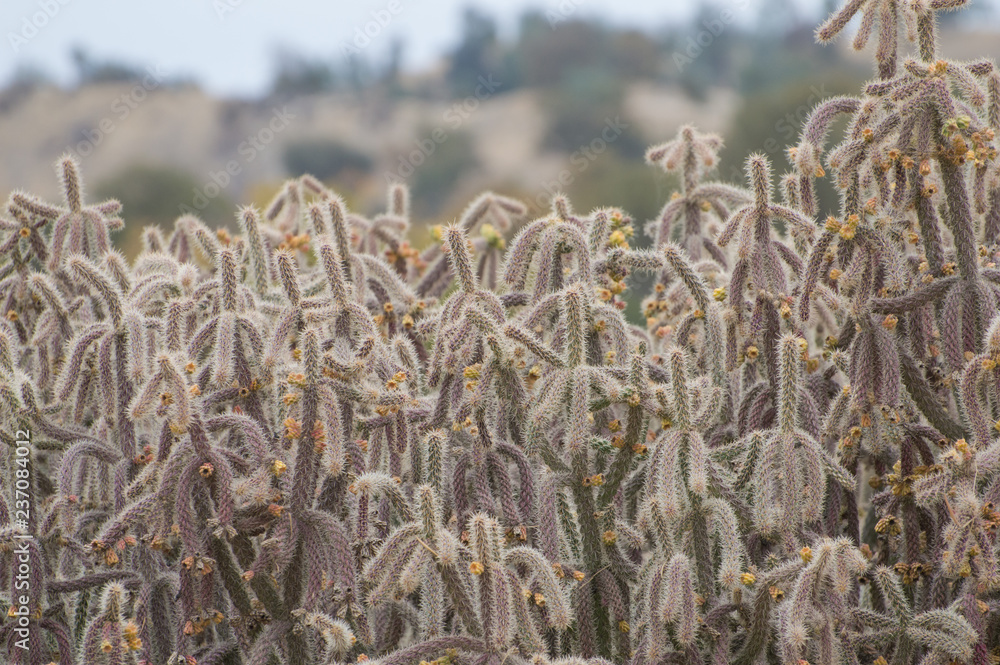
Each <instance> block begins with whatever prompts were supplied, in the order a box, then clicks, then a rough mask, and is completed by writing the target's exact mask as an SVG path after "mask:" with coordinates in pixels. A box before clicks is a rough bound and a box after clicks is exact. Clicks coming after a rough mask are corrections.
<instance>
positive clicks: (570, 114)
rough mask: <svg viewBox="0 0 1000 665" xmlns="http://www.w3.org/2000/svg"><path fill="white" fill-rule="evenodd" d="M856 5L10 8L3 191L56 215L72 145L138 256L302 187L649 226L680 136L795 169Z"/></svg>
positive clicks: (849, 87) (390, 3) (968, 24)
mask: <svg viewBox="0 0 1000 665" xmlns="http://www.w3.org/2000/svg"><path fill="white" fill-rule="evenodd" d="M839 4H840V3H839V2H832V1H830V0H722V1H719V2H696V1H690V2H676V1H675V2H668V1H665V0H536V1H535V2H522V1H520V0H511V1H507V2H503V3H500V2H493V3H487V2H474V1H473V2H469V1H465V0H454V1H452V0H354V1H353V2H351V3H347V2H343V1H342V0H337V1H335V2H330V1H329V0H327V1H323V0H286V1H282V2H278V1H276V0H275V1H268V2H265V1H263V0H171V2H169V3H166V2H163V3H151V2H150V3H138V2H131V1H125V0H3V1H2V6H0V25H2V28H3V30H2V34H3V38H4V41H5V42H7V43H6V44H4V45H3V46H0V49H6V50H5V51H4V55H3V57H0V154H2V156H3V157H2V160H0V193H5V192H9V191H11V190H13V189H26V190H28V191H30V192H32V193H36V194H39V195H41V196H43V197H45V198H47V199H55V200H58V198H59V189H58V186H57V181H56V179H55V174H54V170H53V162H54V161H55V160H56V159H57V158H58V157H59V156H60V155H61V154H63V153H65V152H67V151H68V152H71V153H73V154H75V155H76V156H77V158H78V159H79V160H80V162H81V163H82V165H83V173H84V177H85V180H86V183H87V196H88V198H89V199H90V200H96V199H101V198H104V197H111V196H113V197H117V198H119V199H121V200H122V201H123V203H124V206H125V208H124V217H125V220H126V230H125V231H124V232H122V233H120V234H119V236H118V241H119V243H120V244H121V246H122V247H123V249H125V251H126V252H127V253H129V254H134V253H135V251H136V250H137V248H138V232H139V231H140V230H141V228H142V226H144V225H145V224H162V225H170V224H171V223H172V221H173V219H174V218H176V217H177V216H178V215H180V214H182V213H185V212H193V213H195V214H198V215H199V216H200V217H202V218H203V219H204V220H205V221H206V222H209V223H210V224H212V225H217V224H225V225H229V226H231V227H232V226H235V224H234V222H235V218H234V212H235V206H236V204H238V203H249V202H254V203H257V204H261V205H262V204H264V203H266V201H267V200H269V199H270V197H271V196H272V195H273V194H274V193H275V192H276V191H277V189H278V188H279V186H280V185H281V183H282V182H283V180H284V179H285V178H286V177H289V176H294V175H299V174H302V173H311V174H313V175H315V176H316V177H318V178H320V179H321V180H323V181H324V182H326V183H327V184H329V185H330V186H331V187H333V188H334V189H335V190H336V191H338V192H339V193H341V194H342V195H343V196H344V197H345V198H346V199H347V201H348V203H349V205H350V206H351V207H352V209H355V210H358V211H360V212H362V213H374V212H376V211H379V210H381V209H383V208H384V192H385V187H386V183H387V182H389V181H391V180H394V179H397V180H403V181H405V182H407V183H408V184H409V185H410V187H411V188H412V192H413V211H414V218H415V221H416V222H417V226H418V228H426V227H427V226H429V225H430V224H433V223H447V222H449V221H451V220H452V219H454V217H455V216H456V215H457V214H459V212H460V211H461V209H462V208H463V207H464V206H465V205H466V203H468V202H469V200H470V199H471V198H472V197H474V196H475V195H476V194H477V193H478V192H479V191H481V190H483V189H484V188H491V189H494V190H496V191H499V192H502V193H505V194H508V195H512V196H516V197H518V198H520V199H522V200H523V201H525V202H527V203H528V204H529V205H530V206H531V208H532V209H533V212H534V213H538V212H541V211H543V210H544V209H545V208H546V207H547V202H548V200H549V198H550V197H551V195H552V193H553V192H556V191H565V192H567V193H568V194H569V195H570V196H571V199H572V201H573V203H574V206H575V207H576V208H577V209H578V210H581V211H589V210H590V209H591V208H593V207H596V206H598V205H615V206H620V207H622V208H624V209H625V210H627V211H628V212H629V213H631V214H632V215H633V217H635V218H636V219H637V220H640V221H642V220H646V219H650V218H652V217H653V216H655V215H656V213H657V211H658V210H659V208H660V207H661V206H662V204H663V203H664V201H665V200H666V199H667V198H668V197H669V194H670V192H671V191H672V190H673V187H674V183H672V182H671V181H670V179H669V178H668V177H667V176H665V175H664V174H663V173H662V172H660V171H658V170H655V169H652V168H650V167H648V166H646V165H644V163H643V152H644V150H645V148H646V146H647V145H649V144H651V143H656V142H660V141H664V140H667V139H669V138H670V137H672V135H673V134H674V133H675V132H676V130H677V128H678V127H679V126H680V125H681V124H684V123H686V122H693V123H695V124H696V125H697V126H698V127H699V128H701V129H702V130H710V131H716V132H719V133H721V134H722V135H723V136H724V138H725V141H726V148H725V150H724V152H723V154H722V161H721V164H720V169H719V174H718V177H720V178H722V179H725V180H730V181H738V182H742V163H743V160H744V159H745V157H746V156H747V155H748V154H749V153H751V152H764V153H766V154H768V155H769V156H770V157H771V159H772V161H773V162H774V163H775V170H776V171H777V172H778V173H780V172H781V171H782V170H783V169H784V168H786V167H787V162H786V159H785V155H784V148H785V147H786V146H787V145H789V144H792V143H794V142H795V139H796V136H797V133H798V128H799V126H800V123H801V122H802V120H803V119H804V118H805V117H806V114H807V113H808V111H809V110H810V109H811V108H812V106H813V105H815V104H816V103H817V102H818V101H819V100H820V99H822V98H823V97H827V96H830V95H835V94H842V93H855V92H857V91H858V89H859V86H860V85H862V84H863V83H864V82H865V81H866V80H867V79H868V78H869V77H870V75H871V72H872V69H871V64H870V57H869V55H870V54H868V53H855V52H853V51H851V50H850V49H849V39H847V40H841V41H840V42H838V43H837V44H835V45H832V46H825V47H821V46H817V45H815V44H814V43H813V30H814V28H815V26H816V25H817V24H818V23H819V22H820V21H821V20H822V18H823V17H825V16H826V15H827V14H828V13H829V12H830V11H831V10H832V9H833V8H834V7H835V6H839ZM348 5H349V6H348ZM848 32H849V34H853V33H852V32H851V31H848ZM941 37H942V38H941V46H942V51H943V53H944V54H945V55H946V56H947V57H949V58H954V59H969V58H974V57H992V58H994V59H997V57H998V56H1000V0H974V1H973V2H972V3H971V6H970V7H969V8H967V9H965V10H963V11H961V12H955V13H952V14H948V15H946V17H945V22H944V24H943V25H942V30H941ZM827 196H828V197H829V196H830V194H829V193H827ZM419 240H420V235H419V233H418V234H417V241H418V243H419Z"/></svg>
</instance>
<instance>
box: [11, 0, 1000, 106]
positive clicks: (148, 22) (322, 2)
mask: <svg viewBox="0 0 1000 665" xmlns="http://www.w3.org/2000/svg"><path fill="white" fill-rule="evenodd" d="M783 1H786V0H718V1H717V2H715V5H716V6H718V7H720V8H730V9H732V10H733V12H734V13H735V14H736V15H737V16H738V17H739V18H741V19H742V20H746V21H750V20H753V19H755V18H756V17H757V15H758V14H759V13H760V10H761V6H762V5H764V4H766V3H780V2H783ZM979 1H980V2H991V3H994V4H995V3H997V2H1000V0H979ZM787 2H789V3H791V4H792V5H794V6H797V7H799V8H800V10H801V11H805V12H806V13H807V14H809V15H811V14H812V12H814V11H815V10H816V8H817V7H818V6H820V4H821V3H822V2H823V0H787ZM838 4H839V2H838ZM470 5H472V6H476V7H479V8H481V9H483V10H485V11H486V12H487V13H489V14H492V15H494V16H496V17H497V18H498V20H499V22H500V26H501V29H502V30H504V31H506V32H507V33H509V32H510V31H511V30H512V29H513V26H514V25H515V23H516V18H517V16H519V15H520V14H521V12H523V11H524V10H525V9H528V8H536V9H539V10H542V11H544V12H546V13H549V15H550V16H552V17H554V18H558V17H560V16H566V17H601V18H603V19H606V20H609V21H611V22H613V23H615V24H617V25H628V26H636V27H641V28H643V29H654V28H657V27H660V26H662V25H664V24H666V23H668V22H672V21H678V20H684V19H686V18H690V16H691V14H692V13H693V12H694V11H695V9H696V8H697V7H698V5H699V3H698V2H695V1H693V0H500V1H497V0H494V1H493V2H485V1H482V0H472V1H470V0H0V35H2V36H3V42H4V43H3V44H2V45H0V53H2V54H3V55H0V84H2V83H3V82H6V81H8V80H10V78H11V76H12V75H13V73H14V72H15V71H16V70H17V69H18V68H19V67H28V66H35V67H38V68H41V69H42V70H43V71H45V72H46V73H48V74H50V75H52V76H54V77H55V78H56V80H57V81H59V82H60V83H64V84H68V83H71V82H72V78H73V72H74V68H73V64H72V60H71V58H70V51H71V49H72V48H73V47H74V46H81V47H83V48H84V50H85V51H86V52H87V53H88V54H89V55H90V56H92V57H93V58H94V59H95V60H98V61H104V60H116V61H122V62H126V63H130V64H133V63H134V64H141V65H144V66H154V67H156V68H157V69H158V71H160V72H161V73H163V74H165V75H166V76H167V77H168V78H194V79H196V80H197V81H199V82H200V83H201V84H202V85H203V86H204V87H206V88H207V89H209V90H211V91H212V92H214V93H216V94H222V95H227V96H252V95H256V94H259V93H261V92H263V91H264V90H265V89H266V88H267V86H268V84H269V83H270V81H271V79H272V75H273V73H274V69H273V66H274V57H273V56H274V53H275V52H276V51H277V50H278V49H279V48H282V47H283V48H286V49H288V50H292V51H296V52H299V53H302V54H304V55H307V56H311V57H317V58H326V59H332V58H337V57H345V56H344V55H343V53H344V49H345V47H348V46H354V44H353V43H352V42H353V41H354V40H355V39H356V38H357V37H358V34H359V33H358V31H359V30H365V28H366V27H367V29H368V32H369V33H370V34H372V35H374V36H373V37H371V40H370V44H368V45H367V46H365V45H364V42H363V41H361V42H358V43H360V44H362V46H363V47H364V48H363V51H364V53H365V55H366V56H369V57H370V58H372V59H375V60H378V59H380V58H384V57H385V54H386V52H387V49H388V45H389V44H390V42H391V41H392V38H393V37H396V36H398V37H401V38H402V39H403V40H404V41H405V48H406V51H405V57H406V62H407V65H408V66H410V67H423V66H426V65H428V64H431V63H432V62H434V60H435V59H436V58H437V57H439V56H440V55H441V53H442V52H443V51H444V50H445V49H446V48H448V47H449V46H451V45H452V44H454V43H455V41H456V40H457V37H458V34H459V31H460V20H461V10H462V8H463V7H466V6H470ZM378 18H381V19H382V21H381V22H382V23H385V26H384V27H382V26H381V25H379V24H378V23H374V22H373V21H375V20H376V19H378ZM362 39H363V38H362Z"/></svg>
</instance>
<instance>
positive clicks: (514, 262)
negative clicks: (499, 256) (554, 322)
mask: <svg viewBox="0 0 1000 665" xmlns="http://www.w3.org/2000/svg"><path fill="white" fill-rule="evenodd" d="M550 223H551V220H550V219H546V218H542V219H538V220H535V221H534V222H531V223H530V224H528V225H527V226H525V227H524V228H523V229H521V231H520V232H518V234H517V235H516V236H514V240H513V241H512V242H511V244H510V249H508V250H507V254H506V256H505V257H504V269H503V281H504V282H506V283H507V284H508V285H509V286H510V287H511V288H512V289H514V290H515V291H521V290H523V289H524V285H525V282H526V281H527V278H528V271H529V269H530V267H531V259H532V256H533V255H534V254H535V251H536V250H537V249H538V245H539V241H540V240H541V236H542V235H543V234H544V232H545V231H546V230H547V229H548V228H549V224H550Z"/></svg>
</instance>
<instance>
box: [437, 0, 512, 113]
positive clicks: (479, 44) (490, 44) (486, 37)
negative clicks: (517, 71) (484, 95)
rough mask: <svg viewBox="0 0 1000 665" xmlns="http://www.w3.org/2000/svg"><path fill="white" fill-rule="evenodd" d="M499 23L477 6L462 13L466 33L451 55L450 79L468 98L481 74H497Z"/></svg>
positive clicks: (457, 91) (454, 88)
mask: <svg viewBox="0 0 1000 665" xmlns="http://www.w3.org/2000/svg"><path fill="white" fill-rule="evenodd" d="M496 47H497V25H496V21H495V20H494V19H493V17H491V16H488V15H487V14H485V13H483V12H481V11H480V10H478V9H475V8H473V7H467V8H466V9H465V11H464V12H463V14H462V36H461V38H460V40H459V43H458V47H457V48H456V49H455V50H454V51H453V52H452V53H451V54H450V56H449V61H448V73H447V80H448V84H449V86H450V87H451V90H452V94H454V95H455V96H456V97H465V96H468V95H469V94H470V91H471V90H473V89H475V87H476V81H477V79H478V78H479V77H480V76H486V75H487V74H490V73H495V72H494V70H495V68H496V66H497V65H498V63H499V59H498V57H497V53H496Z"/></svg>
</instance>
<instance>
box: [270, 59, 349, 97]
mask: <svg viewBox="0 0 1000 665" xmlns="http://www.w3.org/2000/svg"><path fill="white" fill-rule="evenodd" d="M275 67H276V69H277V71H276V72H275V75H274V82H273V83H271V94H272V95H277V96H293V95H312V94H317V93H322V92H330V91H331V90H333V89H334V88H335V87H336V84H337V75H336V73H335V72H334V70H333V67H331V66H330V65H329V64H328V63H326V62H324V61H322V60H310V59H308V58H305V57H303V56H301V55H298V54H295V53H292V52H290V51H286V50H284V49H282V50H280V51H278V53H277V54H276V56H275Z"/></svg>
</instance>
